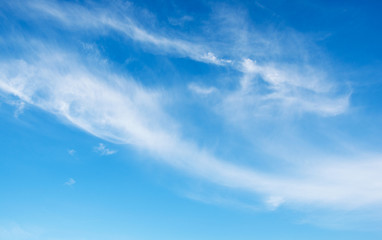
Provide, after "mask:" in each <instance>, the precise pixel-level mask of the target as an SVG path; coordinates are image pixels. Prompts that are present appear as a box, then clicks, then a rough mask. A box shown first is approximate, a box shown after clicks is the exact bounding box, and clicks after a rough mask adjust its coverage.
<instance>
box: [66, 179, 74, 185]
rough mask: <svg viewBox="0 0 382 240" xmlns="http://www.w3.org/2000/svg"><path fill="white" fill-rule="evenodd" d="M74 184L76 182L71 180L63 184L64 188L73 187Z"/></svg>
mask: <svg viewBox="0 0 382 240" xmlns="http://www.w3.org/2000/svg"><path fill="white" fill-rule="evenodd" d="M75 183H76V180H74V179H73V178H69V180H68V181H66V182H65V183H64V184H65V185H66V186H72V185H74V184H75Z"/></svg>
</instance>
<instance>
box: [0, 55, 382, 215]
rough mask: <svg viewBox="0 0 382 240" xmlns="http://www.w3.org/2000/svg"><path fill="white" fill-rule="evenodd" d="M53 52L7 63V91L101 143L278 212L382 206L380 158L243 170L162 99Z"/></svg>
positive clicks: (4, 76)
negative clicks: (177, 119) (180, 122)
mask: <svg viewBox="0 0 382 240" xmlns="http://www.w3.org/2000/svg"><path fill="white" fill-rule="evenodd" d="M52 50H53V49H51V50H50V51H49V52H50V53H51V54H50V55H49V56H48V55H45V54H44V52H43V50H42V49H40V50H39V51H36V52H39V55H38V56H34V58H29V59H33V61H31V62H27V61H26V60H10V59H8V61H7V62H1V63H0V70H1V73H2V74H1V78H0V79H1V81H0V88H1V90H2V91H4V92H7V93H9V94H13V95H16V96H17V97H19V98H20V99H22V100H23V101H25V102H26V103H28V104H31V105H35V106H37V107H39V108H41V109H43V110H45V111H48V112H51V113H53V114H55V115H57V116H58V117H60V118H62V119H63V120H65V121H66V122H69V123H71V124H73V125H74V126H76V127H78V128H80V129H83V130H84V131H87V132H89V133H91V134H93V135H95V136H98V137H100V138H103V139H106V140H110V141H113V142H118V143H122V144H130V145H132V146H135V147H137V148H138V149H142V150H145V151H146V152H147V153H148V154H150V155H151V156H153V158H155V159H158V160H160V161H161V162H163V163H166V164H168V165H170V166H173V167H175V168H177V169H180V170H183V171H185V172H188V173H189V174H191V175H193V176H197V177H201V178H203V179H205V180H208V181H210V182H212V183H215V184H218V185H221V186H225V187H228V188H232V189H241V190H245V191H249V192H252V193H254V194H260V195H262V196H264V198H265V203H266V204H270V206H272V208H275V207H277V206H278V204H281V203H284V204H291V205H294V204H303V205H305V204H312V205H316V206H319V207H324V206H330V207H335V208H338V209H354V208H362V207H367V206H370V205H374V204H379V203H380V202H381V201H382V194H380V193H381V192H382V191H380V190H381V189H382V186H381V184H379V183H380V182H382V179H381V181H379V180H378V181H377V180H376V179H379V172H380V170H382V165H381V163H380V161H379V158H380V157H379V156H375V157H374V158H372V159H366V160H365V161H363V162H357V161H355V162H346V163H336V162H330V163H325V164H322V165H321V164H315V165H314V167H312V168H310V167H308V168H306V167H302V168H301V167H300V168H299V169H296V170H295V171H293V172H285V173H283V174H282V175H275V174H273V173H267V172H262V171H259V170H256V169H251V168H248V167H245V166H240V165H236V164H234V163H232V162H228V161H225V160H222V159H219V158H217V157H215V156H214V155H213V154H211V153H209V152H208V151H206V150H203V149H201V148H200V147H198V144H196V143H194V142H192V141H190V140H185V139H184V138H182V137H181V134H180V133H179V132H178V131H176V129H174V128H172V126H171V122H174V120H171V118H170V117H169V116H167V114H166V113H165V111H164V110H163V108H162V106H161V101H160V98H159V95H158V94H157V93H156V92H155V91H152V90H147V89H145V88H143V87H142V86H139V85H137V84H136V83H135V82H134V81H133V80H132V79H123V80H122V79H121V78H120V77H117V76H115V75H113V74H111V73H109V72H104V73H103V74H101V75H100V74H97V75H95V74H94V72H97V70H96V69H92V67H90V66H86V65H84V64H83V63H82V62H81V60H80V59H77V58H76V57H75V55H70V54H64V55H62V53H60V51H57V50H56V51H57V52H56V54H59V55H56V56H55V55H52V52H54V51H52ZM58 56H59V57H58ZM42 66H44V67H42ZM16 69H17V71H15V70H16ZM101 76H102V77H101ZM78 79H80V80H81V81H78ZM110 106H113V107H112V108H111V107H110ZM148 116H150V117H148ZM153 116H155V117H153ZM154 119H155V120H154ZM355 175H357V176H358V177H357V179H355V178H354V176H355ZM371 183H373V184H371ZM360 196H362V197H360Z"/></svg>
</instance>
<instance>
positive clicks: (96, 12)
mask: <svg viewBox="0 0 382 240" xmlns="http://www.w3.org/2000/svg"><path fill="white" fill-rule="evenodd" d="M9 5H10V6H11V8H12V7H13V8H14V9H16V10H18V11H21V13H23V15H25V17H26V18H30V17H31V18H32V19H34V20H36V18H34V17H35V15H36V14H38V15H41V16H40V18H41V19H44V18H48V19H50V20H51V21H55V22H57V23H59V24H62V25H63V26H65V27H67V28H68V29H70V30H79V29H89V30H94V31H97V32H101V34H107V33H108V32H109V31H113V32H117V33H119V34H121V35H122V36H124V37H126V38H128V39H132V40H134V41H136V42H139V43H141V44H143V45H146V46H148V47H151V48H154V49H155V51H156V52H158V50H159V51H160V52H164V53H166V54H174V55H175V56H179V57H188V58H191V59H193V60H196V61H200V62H204V63H210V64H216V65H226V64H231V63H232V60H229V59H223V58H219V57H218V56H216V54H214V53H213V52H211V49H209V48H208V47H207V46H205V45H202V44H198V43H193V42H190V41H186V40H183V39H180V38H177V36H166V35H165V34H164V33H163V32H159V33H155V32H149V31H148V30H146V29H145V28H143V27H141V26H140V25H139V23H138V22H136V21H135V20H134V19H133V18H132V17H130V16H128V15H126V12H129V11H130V12H131V11H132V8H133V6H131V5H130V4H128V3H123V2H118V1H117V2H114V4H109V5H106V6H104V5H102V4H95V3H92V2H89V3H88V4H87V6H86V7H84V6H80V5H77V4H73V3H63V2H58V1H38V0H34V1H29V2H28V3H27V4H25V5H22V6H20V5H19V4H17V2H16V3H9Z"/></svg>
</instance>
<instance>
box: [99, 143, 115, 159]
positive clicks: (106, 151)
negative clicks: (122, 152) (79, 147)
mask: <svg viewBox="0 0 382 240" xmlns="http://www.w3.org/2000/svg"><path fill="white" fill-rule="evenodd" d="M94 150H95V151H96V152H97V153H99V154H101V155H105V156H107V155H112V154H114V153H116V152H117V151H115V150H111V149H109V148H107V147H106V146H105V144H103V143H100V144H98V146H96V147H94Z"/></svg>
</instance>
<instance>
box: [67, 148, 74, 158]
mask: <svg viewBox="0 0 382 240" xmlns="http://www.w3.org/2000/svg"><path fill="white" fill-rule="evenodd" d="M75 153H76V150H74V149H69V150H68V154H69V155H71V156H73V155H74V154H75Z"/></svg>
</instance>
